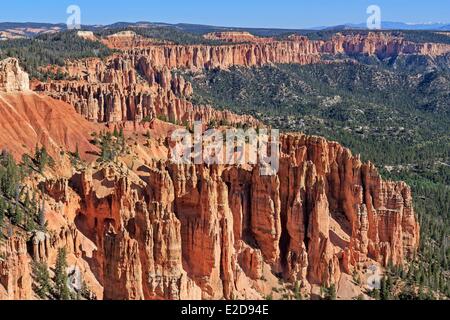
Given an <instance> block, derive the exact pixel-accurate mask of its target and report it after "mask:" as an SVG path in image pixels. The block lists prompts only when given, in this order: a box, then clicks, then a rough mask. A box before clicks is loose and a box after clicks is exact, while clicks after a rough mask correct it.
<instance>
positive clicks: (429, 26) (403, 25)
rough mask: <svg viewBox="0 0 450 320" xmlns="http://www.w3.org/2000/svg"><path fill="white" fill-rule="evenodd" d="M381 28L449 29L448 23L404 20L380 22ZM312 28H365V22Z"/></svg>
mask: <svg viewBox="0 0 450 320" xmlns="http://www.w3.org/2000/svg"><path fill="white" fill-rule="evenodd" d="M381 28H382V29H383V30H425V31H426V30H429V31H450V24H449V23H404V22H390V21H386V22H382V24H381ZM313 29H314V30H335V29H367V24H366V23H357V24H352V23H347V24H343V25H338V26H332V27H317V28H313Z"/></svg>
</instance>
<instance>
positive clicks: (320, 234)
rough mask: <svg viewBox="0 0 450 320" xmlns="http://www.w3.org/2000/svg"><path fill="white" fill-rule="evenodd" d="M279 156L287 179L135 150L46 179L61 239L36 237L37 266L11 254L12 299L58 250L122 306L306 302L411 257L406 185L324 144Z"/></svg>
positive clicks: (24, 293) (287, 149) (298, 138)
mask: <svg viewBox="0 0 450 320" xmlns="http://www.w3.org/2000/svg"><path fill="white" fill-rule="evenodd" d="M140 148H142V147H141V146H140V147H139V149H140ZM162 148H164V147H162ZM281 150H282V159H281V165H280V172H279V173H278V175H276V176H268V177H265V176H261V175H260V171H259V168H258V167H257V166H255V167H247V168H238V167H229V166H206V165H178V164H173V163H171V162H170V161H169V160H168V159H167V158H166V159H159V160H156V159H155V160H153V161H146V162H141V161H139V160H138V161H136V157H135V156H134V152H133V156H127V157H125V158H122V159H121V161H120V162H119V164H109V165H107V164H104V165H100V166H89V168H87V169H86V170H83V171H81V172H79V173H75V174H74V175H73V176H71V177H68V178H63V179H56V180H52V179H48V181H47V182H46V183H45V186H46V187H45V192H46V197H47V199H48V200H47V201H48V203H49V212H51V213H48V215H47V218H48V219H49V220H50V221H51V223H50V227H51V228H55V229H54V230H55V231H57V232H56V233H55V231H52V232H51V233H50V234H52V236H50V235H43V234H38V235H35V236H34V237H33V238H32V239H31V240H30V241H31V242H30V243H31V244H32V245H29V248H31V249H29V250H28V254H29V256H27V253H26V252H27V251H26V246H25V244H24V243H22V246H21V247H19V249H20V248H22V250H16V251H12V250H9V251H8V252H7V253H6V261H7V264H6V267H5V266H4V264H3V265H2V266H3V267H2V268H0V269H1V270H2V274H5V273H6V274H8V278H5V276H4V277H3V278H2V279H8V281H6V280H3V281H2V285H3V286H4V287H6V288H9V289H8V292H9V293H8V295H7V296H6V297H23V298H28V297H30V294H31V293H30V292H31V291H29V290H27V288H28V286H29V281H30V280H29V279H28V280H27V279H24V282H21V281H19V280H17V277H15V274H14V273H13V274H12V275H11V274H10V273H8V270H10V268H9V267H8V265H9V264H12V265H14V268H13V269H12V270H14V272H16V271H17V272H18V269H17V268H18V266H23V267H22V268H29V266H28V264H27V261H28V260H30V258H29V257H33V258H34V259H35V260H38V261H39V260H41V261H48V263H49V264H50V265H51V264H52V263H54V261H55V259H56V253H57V249H58V248H60V247H66V248H67V250H68V253H69V254H71V255H73V265H75V266H78V267H79V268H80V270H82V272H83V274H84V275H85V276H84V277H85V278H86V279H90V280H89V281H88V285H89V286H90V287H91V288H92V290H93V291H94V292H96V297H97V298H104V299H119V300H120V299H222V298H226V299H233V298H247V299H249V298H256V299H258V298H263V297H264V296H266V295H269V294H270V293H271V290H272V287H273V285H268V284H267V283H269V284H270V283H277V282H278V279H282V281H285V282H286V283H290V284H292V285H294V284H296V283H298V284H300V286H301V288H302V290H303V292H304V293H305V294H308V293H310V292H311V289H312V288H314V287H318V286H321V285H328V286H329V285H331V284H336V285H338V284H339V282H340V279H341V277H342V276H344V274H353V272H354V271H355V270H356V271H357V272H362V270H363V267H364V266H366V267H367V266H368V265H372V264H379V265H380V266H387V265H388V263H391V262H392V263H393V264H395V265H403V264H404V263H406V261H408V259H411V258H412V257H413V255H414V254H415V252H416V250H417V248H418V244H419V226H418V224H417V221H416V218H415V215H414V210H413V205H412V198H411V191H410V189H409V187H408V186H407V185H405V184H404V183H393V182H385V181H383V180H382V179H381V178H380V176H379V174H378V172H377V170H376V168H375V167H374V166H373V165H372V164H370V163H362V162H361V161H360V160H359V158H358V157H354V156H352V154H351V153H350V151H349V150H347V149H345V148H343V147H342V146H340V145H339V144H337V143H334V142H328V141H326V140H324V139H321V138H317V137H308V136H304V135H285V136H282V138H281ZM148 152H150V150H149V151H148ZM132 159H134V160H132ZM130 163H131V164H130ZM22 255H24V256H23V257H22ZM21 257H22V258H21ZM27 259H28V260H27ZM8 263H9V264H8ZM5 270H6V271H5ZM20 270H21V269H20ZM20 272H22V271H20ZM23 272H25V273H24V274H26V273H27V272H26V270H25V269H23ZM17 292H19V293H17Z"/></svg>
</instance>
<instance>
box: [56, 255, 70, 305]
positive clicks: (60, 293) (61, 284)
mask: <svg viewBox="0 0 450 320" xmlns="http://www.w3.org/2000/svg"><path fill="white" fill-rule="evenodd" d="M67 281H68V276H67V253H66V249H64V248H61V249H59V250H58V256H57V258H56V268H55V284H56V296H57V297H58V299H59V300H70V292H69V287H68V286H67Z"/></svg>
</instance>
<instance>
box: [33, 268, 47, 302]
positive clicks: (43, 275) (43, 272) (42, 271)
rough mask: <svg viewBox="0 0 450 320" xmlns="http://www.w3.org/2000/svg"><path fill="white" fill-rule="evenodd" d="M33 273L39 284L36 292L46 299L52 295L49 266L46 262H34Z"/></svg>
mask: <svg viewBox="0 0 450 320" xmlns="http://www.w3.org/2000/svg"><path fill="white" fill-rule="evenodd" d="M33 273H34V277H35V279H36V282H37V285H36V289H35V292H36V294H37V295H38V296H39V298H41V299H46V298H48V296H49V295H50V290H51V286H50V274H49V272H48V266H47V264H45V263H38V262H36V263H34V265H33Z"/></svg>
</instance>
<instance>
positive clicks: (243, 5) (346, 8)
mask: <svg viewBox="0 0 450 320" xmlns="http://www.w3.org/2000/svg"><path fill="white" fill-rule="evenodd" d="M72 4H76V5H78V6H79V7H80V8H81V13H82V16H81V18H82V21H81V22H82V24H109V23H113V22H118V21H128V22H135V21H152V22H169V23H179V22H185V23H199V24H209V25H220V26H241V27H272V28H275V27H279V28H304V27H314V26H330V25H337V24H342V23H360V22H365V21H366V20H367V14H366V9H367V7H368V6H369V5H371V4H376V5H378V6H380V7H381V10H382V19H383V20H384V21H396V22H419V23H424V22H450V1H449V0H371V1H367V0H222V1H215V0H125V1H123V0H120V1H116V0H58V1H55V0H9V1H2V3H1V9H0V22H6V21H8V22H65V21H66V19H67V14H66V9H67V7H68V6H69V5H72Z"/></svg>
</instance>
